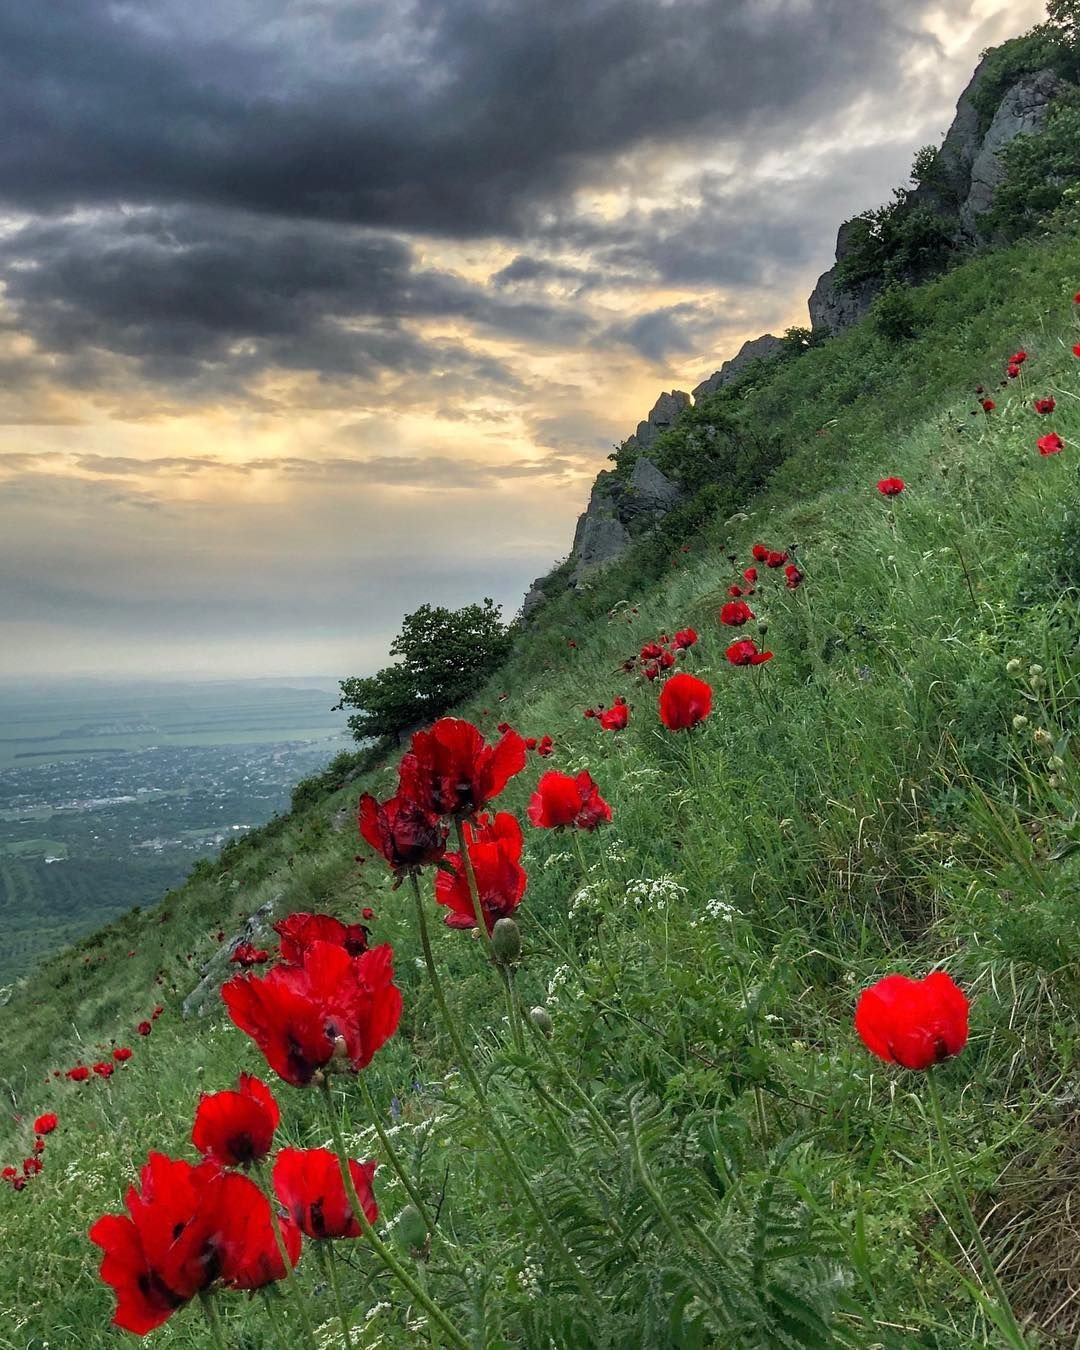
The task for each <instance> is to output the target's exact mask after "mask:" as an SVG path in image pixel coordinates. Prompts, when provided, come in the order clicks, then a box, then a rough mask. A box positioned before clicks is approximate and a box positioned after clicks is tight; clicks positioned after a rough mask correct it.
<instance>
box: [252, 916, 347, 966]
mask: <svg viewBox="0 0 1080 1350" xmlns="http://www.w3.org/2000/svg"><path fill="white" fill-rule="evenodd" d="M274 932H275V933H277V935H278V937H279V938H280V939H281V946H280V951H281V959H282V960H283V961H288V962H289V963H290V964H291V965H300V963H301V962H302V960H303V957H304V952H305V951H307V949H308V948H309V947H310V946H311V945H312V943H314V942H332V943H333V944H334V946H335V947H344V949H345V950H346V951H347V952H348V954H349V955H350V956H359V955H360V953H361V952H365V951H367V945H368V930H367V929H366V928H365V927H364V925H363V924H362V923H342V922H341V920H340V919H335V918H334V916H333V915H332V914H305V913H303V912H298V913H296V914H290V915H288V916H287V917H286V918H284V919H278V921H277V923H275V924H274Z"/></svg>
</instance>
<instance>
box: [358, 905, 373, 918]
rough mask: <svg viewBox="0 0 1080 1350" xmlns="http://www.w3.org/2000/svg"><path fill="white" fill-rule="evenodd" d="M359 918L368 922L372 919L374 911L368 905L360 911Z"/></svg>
mask: <svg viewBox="0 0 1080 1350" xmlns="http://www.w3.org/2000/svg"><path fill="white" fill-rule="evenodd" d="M360 917H361V918H362V919H368V920H370V919H373V918H374V917H375V911H374V910H373V909H372V908H371V906H370V905H365V906H364V908H363V909H362V910H361V911H360Z"/></svg>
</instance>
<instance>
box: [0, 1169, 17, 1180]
mask: <svg viewBox="0 0 1080 1350" xmlns="http://www.w3.org/2000/svg"><path fill="white" fill-rule="evenodd" d="M18 1175H19V1169H18V1168H17V1167H11V1166H8V1167H5V1168H4V1170H3V1171H2V1172H0V1178H2V1179H3V1180H4V1181H14V1180H15V1178H16V1177H17V1176H18Z"/></svg>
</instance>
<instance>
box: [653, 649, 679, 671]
mask: <svg viewBox="0 0 1080 1350" xmlns="http://www.w3.org/2000/svg"><path fill="white" fill-rule="evenodd" d="M674 664H675V653H674V652H661V653H660V660H659V661H658V662H657V665H658V666H659V667H660V669H661V670H670V669H671V667H672V666H673V665H674Z"/></svg>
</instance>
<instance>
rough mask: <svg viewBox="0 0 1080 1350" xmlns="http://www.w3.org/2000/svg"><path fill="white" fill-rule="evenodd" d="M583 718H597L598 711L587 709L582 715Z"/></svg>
mask: <svg viewBox="0 0 1080 1350" xmlns="http://www.w3.org/2000/svg"><path fill="white" fill-rule="evenodd" d="M582 716H583V717H586V718H591V717H595V716H596V709H595V708H586V709H585V711H584V713H583V714H582Z"/></svg>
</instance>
